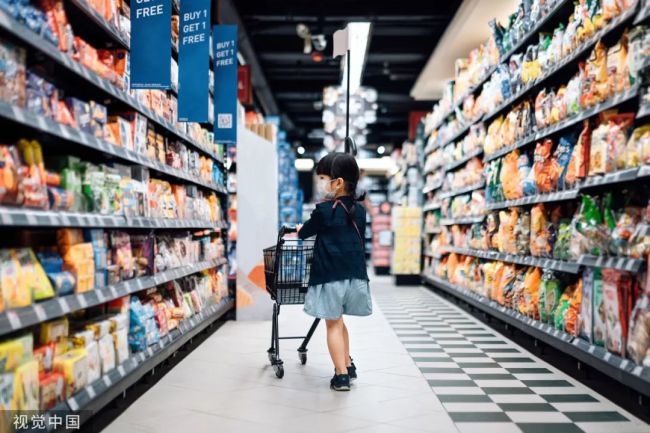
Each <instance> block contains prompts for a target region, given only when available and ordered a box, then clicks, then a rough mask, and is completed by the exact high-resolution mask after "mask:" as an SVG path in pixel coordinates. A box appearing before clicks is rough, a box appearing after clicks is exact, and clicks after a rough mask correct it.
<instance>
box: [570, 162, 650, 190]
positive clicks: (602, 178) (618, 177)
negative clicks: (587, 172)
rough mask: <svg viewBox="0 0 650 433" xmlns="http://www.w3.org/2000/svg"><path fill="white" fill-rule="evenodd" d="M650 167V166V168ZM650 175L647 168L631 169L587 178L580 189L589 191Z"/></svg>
mask: <svg viewBox="0 0 650 433" xmlns="http://www.w3.org/2000/svg"><path fill="white" fill-rule="evenodd" d="M649 167H650V166H649ZM649 174H650V170H648V169H647V168H646V167H645V166H644V167H640V168H629V169H625V170H619V171H615V172H613V173H607V174H604V175H596V176H589V177H587V178H586V179H585V180H584V181H582V183H581V184H580V189H587V188H592V187H597V186H603V185H610V184H615V183H620V182H629V181H631V180H636V179H640V178H642V177H646V176H648V175H649Z"/></svg>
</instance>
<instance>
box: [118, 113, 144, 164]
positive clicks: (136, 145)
mask: <svg viewBox="0 0 650 433" xmlns="http://www.w3.org/2000/svg"><path fill="white" fill-rule="evenodd" d="M120 116H121V117H123V118H124V119H126V120H127V121H128V122H129V123H130V124H131V142H132V143H133V144H132V149H133V150H134V151H135V152H137V153H140V154H144V153H145V151H146V149H147V118H146V117H144V116H143V115H142V114H140V113H137V112H135V111H130V112H125V113H120Z"/></svg>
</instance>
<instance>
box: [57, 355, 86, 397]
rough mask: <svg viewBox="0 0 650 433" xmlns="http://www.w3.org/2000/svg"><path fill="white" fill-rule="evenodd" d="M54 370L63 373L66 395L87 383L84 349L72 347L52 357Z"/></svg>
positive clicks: (78, 389)
mask: <svg viewBox="0 0 650 433" xmlns="http://www.w3.org/2000/svg"><path fill="white" fill-rule="evenodd" d="M54 371H57V372H60V373H61V374H63V377H64V378H65V383H66V392H65V394H66V395H72V394H74V393H76V392H78V391H80V390H81V389H82V388H83V387H85V386H86V385H87V384H88V357H87V353H86V349H83V348H79V349H72V350H69V351H68V352H66V353H64V354H61V355H58V356H56V357H54Z"/></svg>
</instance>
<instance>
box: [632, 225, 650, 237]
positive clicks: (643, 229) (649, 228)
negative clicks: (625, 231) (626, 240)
mask: <svg viewBox="0 0 650 433" xmlns="http://www.w3.org/2000/svg"><path fill="white" fill-rule="evenodd" d="M634 236H650V224H639V225H638V226H637V229H636V231H635V232H634Z"/></svg>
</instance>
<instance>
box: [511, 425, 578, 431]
mask: <svg viewBox="0 0 650 433" xmlns="http://www.w3.org/2000/svg"><path fill="white" fill-rule="evenodd" d="M517 427H519V428H520V429H521V431H522V432H523V433H584V430H582V429H581V428H580V427H578V426H577V425H575V424H569V423H517Z"/></svg>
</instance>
